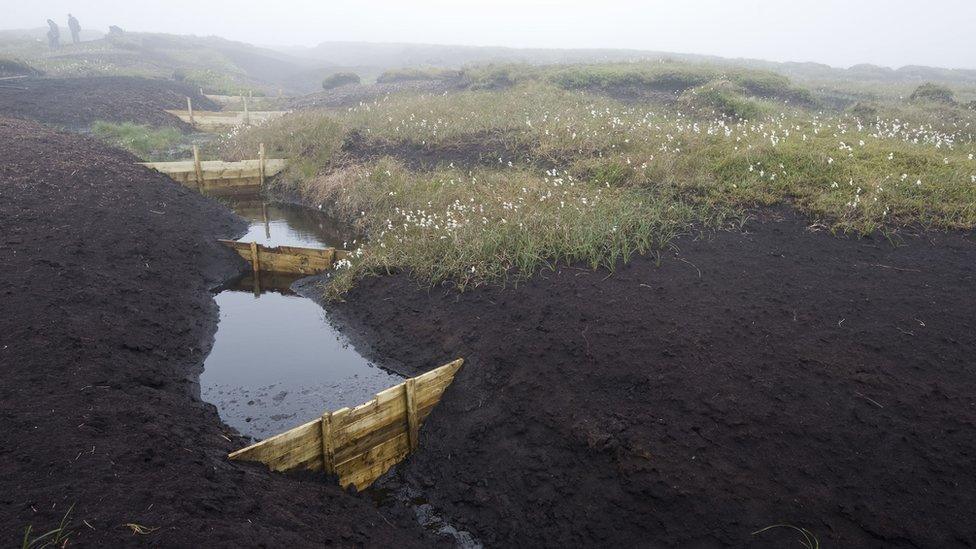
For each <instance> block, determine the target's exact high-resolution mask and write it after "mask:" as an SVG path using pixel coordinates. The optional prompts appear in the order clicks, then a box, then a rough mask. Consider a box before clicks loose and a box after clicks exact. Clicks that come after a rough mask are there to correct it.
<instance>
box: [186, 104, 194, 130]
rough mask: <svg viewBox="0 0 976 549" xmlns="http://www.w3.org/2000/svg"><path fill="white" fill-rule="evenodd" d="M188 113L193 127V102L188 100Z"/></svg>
mask: <svg viewBox="0 0 976 549" xmlns="http://www.w3.org/2000/svg"><path fill="white" fill-rule="evenodd" d="M186 111H187V112H188V113H189V114H190V125H191V126H192V125H193V100H192V99H190V98H189V97H187V98H186Z"/></svg>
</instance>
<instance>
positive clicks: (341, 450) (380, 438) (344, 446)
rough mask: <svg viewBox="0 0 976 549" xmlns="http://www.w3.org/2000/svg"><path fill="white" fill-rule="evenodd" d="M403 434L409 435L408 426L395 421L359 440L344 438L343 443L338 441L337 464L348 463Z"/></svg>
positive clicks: (366, 433)
mask: <svg viewBox="0 0 976 549" xmlns="http://www.w3.org/2000/svg"><path fill="white" fill-rule="evenodd" d="M403 434H407V427H406V425H404V424H403V423H402V422H400V421H394V422H391V423H389V424H387V425H384V426H382V427H378V428H376V429H373V430H372V431H368V432H365V433H363V435H362V436H360V437H357V438H346V437H343V438H342V439H341V441H338V442H339V444H337V445H336V453H335V459H336V463H341V462H343V461H347V460H349V459H351V458H353V457H355V456H356V455H358V454H361V453H363V452H365V451H367V450H369V449H370V448H372V447H373V446H377V445H380V444H383V443H384V442H386V441H388V440H390V439H392V438H394V437H397V436H399V435H403Z"/></svg>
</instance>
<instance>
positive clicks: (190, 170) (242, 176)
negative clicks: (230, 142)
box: [140, 146, 287, 194]
mask: <svg viewBox="0 0 976 549" xmlns="http://www.w3.org/2000/svg"><path fill="white" fill-rule="evenodd" d="M194 150H196V146H194ZM140 164H141V165H143V166H146V167H147V168H151V169H154V170H156V171H158V172H160V173H164V174H166V175H168V176H169V177H170V178H171V179H173V180H175V181H176V182H178V183H180V184H182V185H185V186H187V187H190V188H193V189H199V190H200V191H201V192H204V193H213V194H221V193H231V192H253V191H259V190H260V189H261V186H262V181H266V180H267V179H268V178H269V177H273V176H275V175H277V174H278V173H280V172H281V171H282V170H283V169H284V168H285V165H286V164H287V161H286V160H284V159H282V158H265V159H264V161H263V163H262V161H261V159H260V158H259V159H257V160H242V161H239V162H224V161H221V160H204V161H200V159H199V152H198V151H197V152H195V153H194V158H193V160H183V161H178V162H140ZM262 178H263V179H262Z"/></svg>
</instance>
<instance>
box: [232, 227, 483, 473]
mask: <svg viewBox="0 0 976 549" xmlns="http://www.w3.org/2000/svg"><path fill="white" fill-rule="evenodd" d="M220 243H221V244H223V245H225V246H227V247H229V248H231V249H232V250H234V251H235V252H237V254H238V255H240V256H241V257H242V258H244V259H245V260H247V261H248V262H249V263H250V264H251V268H252V270H253V271H254V276H255V281H257V280H258V277H260V276H261V273H284V274H291V275H313V274H318V273H321V272H324V271H327V270H329V269H332V268H333V266H334V264H335V262H336V261H338V260H341V259H343V258H345V257H347V256H348V255H349V252H348V251H345V250H338V249H336V248H324V249H317V248H303V247H296V246H278V247H269V246H262V245H260V244H257V243H255V242H237V241H232V240H221V241H220ZM463 363H464V360H463V359H460V358H459V359H457V360H454V361H453V362H450V363H448V364H445V365H443V366H441V367H439V368H435V369H433V370H431V371H429V372H426V373H424V374H421V375H419V376H416V377H413V378H409V379H407V380H406V381H404V382H403V383H400V384H398V385H394V386H393V387H390V388H389V389H386V390H384V391H381V392H379V393H377V394H376V396H375V397H374V398H373V399H372V400H370V401H368V402H365V403H363V404H360V405H359V406H356V407H355V408H342V409H339V410H335V411H326V412H325V413H323V414H322V416H321V417H319V418H317V419H315V420H313V421H310V422H308V423H305V424H303V425H299V426H298V427H295V428H294V429H290V430H288V431H285V432H284V433H280V434H278V435H275V436H273V437H270V438H267V439H265V440H262V441H261V442H258V443H256V444H252V445H251V446H248V447H246V448H242V449H240V450H238V451H236V452H232V453H231V454H229V455H228V458H230V459H233V460H241V461H256V462H260V463H264V464H265V465H267V466H268V467H269V468H270V469H271V470H273V471H291V470H301V469H306V470H312V471H323V472H324V473H326V474H329V475H335V476H336V477H338V479H339V484H340V486H343V487H350V486H353V487H355V488H356V489H357V490H362V489H364V488H366V487H368V486H369V485H370V484H372V483H373V481H375V480H376V479H377V478H379V477H380V476H382V475H383V474H384V473H386V471H388V470H389V469H390V467H392V466H393V465H395V464H397V463H399V462H400V461H402V460H403V459H404V458H406V457H407V456H408V455H409V454H410V452H412V451H413V450H415V449H416V448H417V446H418V444H419V443H420V438H419V436H420V428H421V426H422V425H423V422H424V420H425V419H426V418H427V416H428V415H430V413H431V411H432V410H433V409H434V407H435V406H436V405H437V404H438V403H439V402H440V400H441V397H442V395H443V394H444V391H445V390H447V388H448V387H449V386H450V385H451V383H452V382H453V381H454V377H455V375H456V374H457V372H458V370H459V369H460V368H461V365H462V364H463Z"/></svg>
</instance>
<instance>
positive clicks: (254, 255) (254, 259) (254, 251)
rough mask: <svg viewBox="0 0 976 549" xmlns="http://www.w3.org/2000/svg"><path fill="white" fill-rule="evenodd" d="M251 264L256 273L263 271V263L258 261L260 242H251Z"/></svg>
mask: <svg viewBox="0 0 976 549" xmlns="http://www.w3.org/2000/svg"><path fill="white" fill-rule="evenodd" d="M251 265H252V266H253V267H254V274H257V273H258V272H260V271H261V264H260V263H258V243H257V242H251Z"/></svg>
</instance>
